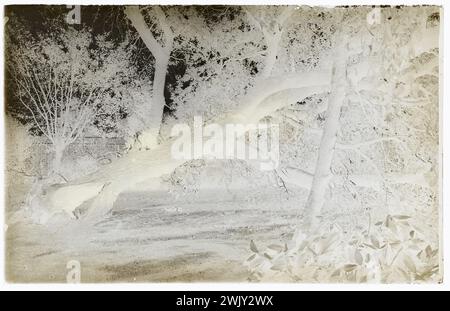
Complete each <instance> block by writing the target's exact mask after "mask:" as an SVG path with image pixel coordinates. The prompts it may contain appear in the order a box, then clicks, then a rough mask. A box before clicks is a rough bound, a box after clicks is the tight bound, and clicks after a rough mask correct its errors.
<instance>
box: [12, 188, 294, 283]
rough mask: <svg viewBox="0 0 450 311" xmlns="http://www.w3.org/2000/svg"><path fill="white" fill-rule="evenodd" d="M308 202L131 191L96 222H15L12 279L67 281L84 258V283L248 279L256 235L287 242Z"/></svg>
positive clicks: (259, 239)
mask: <svg viewBox="0 0 450 311" xmlns="http://www.w3.org/2000/svg"><path fill="white" fill-rule="evenodd" d="M301 201H302V199H301V198H300V197H292V196H291V197H290V198H289V199H288V198H287V195H280V192H279V191H275V192H271V191H270V190H268V191H267V192H266V196H265V197H260V198H259V199H258V202H256V201H252V200H248V199H247V196H246V195H245V191H242V192H241V193H240V194H237V195H236V194H232V195H231V194H226V195H222V194H221V193H219V192H217V191H210V192H209V193H207V194H204V193H203V194H201V195H199V196H197V197H195V198H192V197H190V198H189V199H187V198H184V197H179V198H177V199H176V200H174V199H173V197H171V196H170V195H169V194H167V193H158V194H156V193H145V192H138V193H137V192H133V193H125V194H123V195H121V196H120V197H119V199H118V201H117V202H116V204H115V205H114V209H113V212H112V214H111V215H110V216H108V217H107V218H106V219H104V220H102V221H100V222H98V223H97V224H96V225H94V226H87V225H81V224H80V223H79V222H77V221H71V222H70V223H68V224H67V223H66V224H64V225H46V226H42V225H35V224H30V223H27V222H23V221H22V222H18V223H15V224H13V225H10V226H9V227H8V230H7V235H6V236H7V263H8V265H7V267H6V270H7V279H8V280H9V281H12V282H65V281H66V274H67V271H68V269H67V268H66V264H67V262H68V261H70V260H77V261H79V262H80V264H81V281H82V282H207V281H216V282H230V281H247V277H248V274H247V270H246V268H245V266H244V265H243V262H244V261H245V259H246V258H247V257H248V256H249V255H250V250H249V243H250V240H254V241H255V242H256V243H257V244H258V243H259V244H261V245H268V244H271V243H273V242H276V241H285V240H287V239H288V238H289V234H290V233H291V232H292V231H293V229H294V227H295V225H296V223H297V222H298V214H299V206H302V204H301ZM169 202H170V203H169Z"/></svg>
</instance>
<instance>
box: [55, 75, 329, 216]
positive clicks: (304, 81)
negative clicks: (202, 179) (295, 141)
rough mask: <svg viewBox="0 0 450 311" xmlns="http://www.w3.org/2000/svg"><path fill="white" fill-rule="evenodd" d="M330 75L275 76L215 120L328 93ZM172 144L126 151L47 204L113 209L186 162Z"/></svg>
mask: <svg viewBox="0 0 450 311" xmlns="http://www.w3.org/2000/svg"><path fill="white" fill-rule="evenodd" d="M329 78H330V73H329V71H327V72H320V71H318V72H309V73H302V74H297V75H290V76H288V77H286V76H285V77H274V78H273V79H269V80H267V81H264V83H261V84H260V85H257V86H255V87H254V88H253V89H252V90H251V91H249V92H248V94H247V95H246V96H244V97H243V98H242V99H241V103H242V106H241V109H238V110H236V111H235V112H234V113H232V114H230V115H228V116H226V117H225V118H219V119H217V120H215V122H217V123H219V124H225V123H239V122H243V123H248V122H258V120H260V119H261V118H263V117H264V116H266V115H268V114H270V113H271V112H273V111H276V110H277V109H280V108H282V107H283V106H286V105H289V104H292V103H295V102H297V101H298V100H300V99H303V98H305V97H308V96H311V95H313V94H318V93H323V92H328V91H329V85H330V81H329ZM276 82H278V83H276ZM273 96H275V97H273ZM275 99H277V100H275ZM242 107H245V108H242ZM171 143H172V142H171V141H167V142H166V143H164V144H161V145H159V146H158V148H155V149H154V150H152V151H150V152H138V153H130V154H127V155H125V156H124V157H122V158H120V159H117V160H116V161H114V162H113V163H111V164H109V165H107V166H105V167H104V168H103V169H102V170H99V171H97V172H95V174H92V175H90V176H85V177H83V178H80V179H79V180H77V181H76V182H72V183H70V184H64V185H61V186H60V187H54V189H53V190H52V191H51V192H50V193H48V196H47V197H48V200H47V203H48V204H49V205H52V209H54V210H58V209H62V208H65V209H66V210H68V211H69V212H70V211H74V210H75V209H76V208H77V207H79V206H80V205H82V203H83V202H88V201H90V207H89V211H88V213H87V215H86V218H89V219H91V220H92V221H95V220H96V219H98V218H99V217H103V216H104V215H105V214H106V213H108V212H109V211H110V210H111V209H112V207H113V203H114V201H115V200H116V199H117V197H118V196H119V195H120V193H122V192H124V191H128V190H132V189H133V187H135V186H136V185H137V184H139V183H143V182H146V181H148V180H151V181H152V184H154V185H156V186H157V185H158V184H159V183H160V181H161V176H163V175H165V174H170V173H171V172H172V171H173V170H174V169H175V168H176V167H177V166H179V165H181V164H183V163H184V162H186V160H175V159H173V158H172V155H171V153H170V147H171ZM80 187H82V189H85V188H92V189H94V190H95V191H94V190H93V191H89V192H88V191H85V190H83V191H80V189H81V188H80ZM308 187H309V186H308ZM91 200H92V201H91Z"/></svg>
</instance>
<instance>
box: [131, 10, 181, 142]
mask: <svg viewBox="0 0 450 311" xmlns="http://www.w3.org/2000/svg"><path fill="white" fill-rule="evenodd" d="M143 10H145V8H139V7H138V6H127V7H126V8H125V15H126V16H127V18H128V19H129V20H130V22H131V25H132V26H133V27H134V28H135V29H136V31H137V32H138V34H139V36H140V38H141V39H142V41H143V42H144V44H145V46H146V47H147V48H148V49H149V50H150V52H151V53H152V55H153V57H154V59H155V63H154V77H153V82H152V89H153V91H152V98H151V99H150V103H149V110H148V115H147V119H148V123H147V126H148V129H147V130H145V131H144V132H143V133H141V135H140V137H139V140H140V143H141V145H142V146H143V147H144V148H149V149H152V148H155V147H156V146H157V145H158V138H159V132H160V128H161V122H162V117H163V111H164V106H165V105H166V98H165V97H164V88H165V85H166V83H165V82H166V74H167V69H168V65H169V60H170V54H171V52H172V49H173V43H174V42H173V40H174V33H173V30H172V28H171V27H170V25H169V24H168V21H167V18H166V15H165V13H164V11H163V10H162V9H161V8H160V7H159V6H152V7H151V10H152V12H151V13H152V17H153V18H155V20H156V21H157V24H158V26H159V27H160V30H161V36H160V38H157V37H156V36H155V34H154V30H153V29H152V28H150V27H149V25H147V23H146V21H145V18H144V14H143V12H142V11H143Z"/></svg>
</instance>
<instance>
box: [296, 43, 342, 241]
mask: <svg viewBox="0 0 450 311" xmlns="http://www.w3.org/2000/svg"><path fill="white" fill-rule="evenodd" d="M346 65H347V55H346V49H345V46H344V44H342V43H341V44H340V46H339V47H338V49H337V54H336V59H335V61H334V64H333V74H332V81H331V93H330V96H329V100H328V109H327V111H326V121H325V125H324V128H323V134H322V138H321V141H320V146H319V154H318V158H317V162H316V168H315V172H314V177H313V182H312V186H311V190H310V192H309V196H308V200H307V202H306V207H305V214H304V219H303V224H302V227H301V228H299V230H298V231H299V232H298V233H302V232H311V231H315V230H316V229H317V227H318V225H319V219H318V216H320V213H321V211H322V207H323V205H324V203H325V195H326V190H327V188H328V185H329V182H330V179H331V178H332V172H331V164H332V161H333V156H334V150H335V146H336V138H337V134H338V131H339V127H340V124H339V118H340V115H341V108H342V105H343V103H344V100H345V88H346V84H347V83H346V81H347V79H346Z"/></svg>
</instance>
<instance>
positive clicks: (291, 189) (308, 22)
mask: <svg viewBox="0 0 450 311" xmlns="http://www.w3.org/2000/svg"><path fill="white" fill-rule="evenodd" d="M441 10H442V8H441V7H439V6H428V5H416V6H335V7H321V6H287V5H272V6H261V5H254V6H244V5H242V6H238V5H234V6H226V5H195V6H194V5H178V6H166V5H139V6H137V5H134V6H133V5H116V6H106V5H91V6H79V5H73V6H66V5H10V6H6V7H5V16H4V28H5V45H4V49H5V78H4V85H5V94H4V98H5V114H4V128H5V132H6V143H5V175H6V179H5V194H6V201H5V220H6V224H7V230H6V232H5V236H6V240H5V243H6V265H5V270H6V279H7V281H8V282H13V283H47V282H52V283H65V282H71V283H73V282H81V283H99V282H101V283H114V282H288V283H438V282H441V281H442V247H441V239H442V236H441V179H442V178H441V177H442V176H441V152H440V147H441V144H440V132H441V131H440V107H441V105H440V103H441V96H442V94H441V92H440V88H441V84H442V82H441V70H440V68H441V66H440V65H441V62H442V57H441V55H440V42H441V40H440V37H441V32H442V31H441V29H442V27H441V22H440V16H441Z"/></svg>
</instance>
